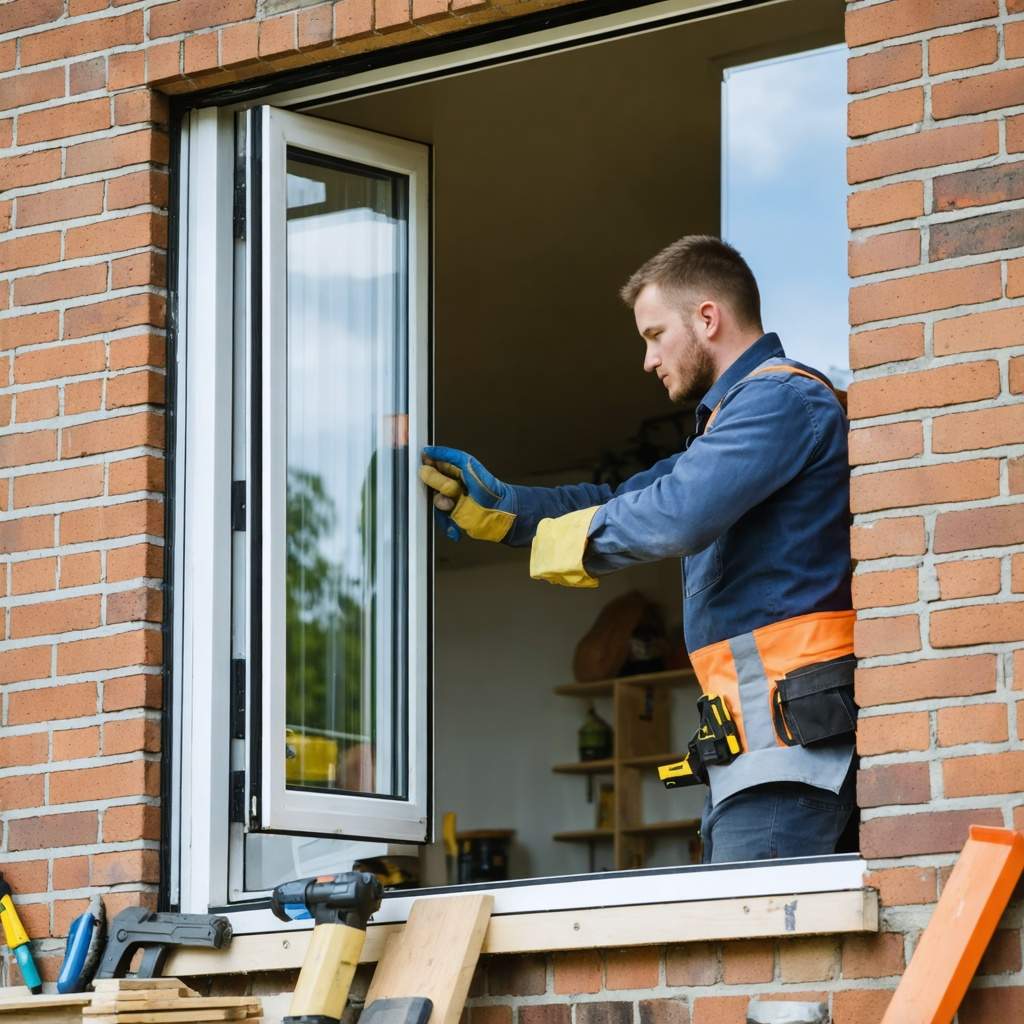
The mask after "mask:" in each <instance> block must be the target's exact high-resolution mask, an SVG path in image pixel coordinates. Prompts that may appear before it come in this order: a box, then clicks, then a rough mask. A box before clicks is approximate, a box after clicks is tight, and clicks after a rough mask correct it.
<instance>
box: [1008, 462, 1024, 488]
mask: <svg viewBox="0 0 1024 1024" xmlns="http://www.w3.org/2000/svg"><path fill="white" fill-rule="evenodd" d="M1007 476H1008V478H1009V479H1008V482H1009V484H1010V493H1011V494H1024V458H1018V459H1009V460H1008V461H1007Z"/></svg>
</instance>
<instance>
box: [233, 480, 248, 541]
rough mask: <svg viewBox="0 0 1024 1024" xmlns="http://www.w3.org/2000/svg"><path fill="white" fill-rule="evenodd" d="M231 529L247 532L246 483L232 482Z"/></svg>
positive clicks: (240, 481)
mask: <svg viewBox="0 0 1024 1024" xmlns="http://www.w3.org/2000/svg"><path fill="white" fill-rule="evenodd" d="M231 529H232V530H238V531H239V532H241V531H244V530H245V481H244V480H232V482H231Z"/></svg>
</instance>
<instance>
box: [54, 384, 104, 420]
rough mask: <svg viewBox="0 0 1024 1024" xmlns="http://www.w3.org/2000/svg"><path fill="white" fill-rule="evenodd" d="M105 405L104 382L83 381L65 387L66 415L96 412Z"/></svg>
mask: <svg viewBox="0 0 1024 1024" xmlns="http://www.w3.org/2000/svg"><path fill="white" fill-rule="evenodd" d="M102 404H103V381H101V380H83V381H78V382H76V383H74V384H65V385H64V415H65V416H74V415H76V414H78V413H83V412H96V411H97V410H98V409H99V407H100V406H101V405H102Z"/></svg>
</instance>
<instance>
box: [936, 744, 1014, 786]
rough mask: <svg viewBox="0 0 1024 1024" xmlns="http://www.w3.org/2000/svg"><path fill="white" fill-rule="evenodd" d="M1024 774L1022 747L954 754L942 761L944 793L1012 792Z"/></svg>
mask: <svg viewBox="0 0 1024 1024" xmlns="http://www.w3.org/2000/svg"><path fill="white" fill-rule="evenodd" d="M1022 778H1024V750H1008V751H1006V752H1005V753H1002V754H979V755H977V756H975V757H956V758H953V759H951V760H946V761H943V762H942V782H943V788H944V792H945V795H946V796H947V797H958V796H987V795H988V794H990V793H1015V792H1018V791H1019V790H1020V780H1021V779H1022Z"/></svg>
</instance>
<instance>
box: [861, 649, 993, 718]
mask: <svg viewBox="0 0 1024 1024" xmlns="http://www.w3.org/2000/svg"><path fill="white" fill-rule="evenodd" d="M995 688H996V659H995V655H993V654H974V655H970V656H968V657H964V658H930V659H924V660H921V661H915V662H911V663H910V664H907V665H883V666H880V667H878V668H858V669H857V674H856V682H855V696H856V700H857V703H858V704H859V705H860V706H861V707H862V708H867V707H877V706H879V705H882V704H898V703H901V702H903V701H911V700H927V699H929V698H933V697H969V696H971V695H972V694H976V693H994V692H995Z"/></svg>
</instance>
